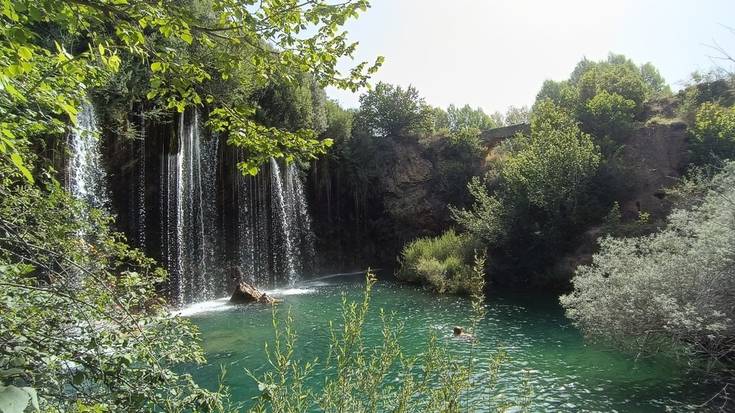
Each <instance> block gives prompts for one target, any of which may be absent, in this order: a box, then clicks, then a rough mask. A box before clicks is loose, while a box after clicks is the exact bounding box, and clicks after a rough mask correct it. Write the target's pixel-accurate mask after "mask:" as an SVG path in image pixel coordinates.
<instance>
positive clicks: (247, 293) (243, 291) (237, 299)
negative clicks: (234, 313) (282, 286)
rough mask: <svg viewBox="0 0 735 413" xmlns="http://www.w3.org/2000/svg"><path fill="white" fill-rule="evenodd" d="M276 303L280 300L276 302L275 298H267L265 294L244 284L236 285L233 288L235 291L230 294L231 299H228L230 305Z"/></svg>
mask: <svg viewBox="0 0 735 413" xmlns="http://www.w3.org/2000/svg"><path fill="white" fill-rule="evenodd" d="M278 302H280V300H276V299H275V298H273V297H270V296H268V295H267V294H266V293H264V292H262V291H260V290H258V289H257V288H256V287H255V286H253V285H250V284H248V283H246V282H241V283H240V284H238V285H237V287H235V291H234V292H233V293H232V297H230V303H232V304H252V303H261V304H276V303H278Z"/></svg>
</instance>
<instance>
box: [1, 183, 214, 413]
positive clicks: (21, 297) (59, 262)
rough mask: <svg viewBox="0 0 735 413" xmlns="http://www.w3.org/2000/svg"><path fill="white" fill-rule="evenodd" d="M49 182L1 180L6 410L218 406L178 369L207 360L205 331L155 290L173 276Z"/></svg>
mask: <svg viewBox="0 0 735 413" xmlns="http://www.w3.org/2000/svg"><path fill="white" fill-rule="evenodd" d="M40 184H41V183H39V185H40ZM43 185H44V186H43V188H41V187H39V186H19V185H13V184H12V182H11V181H9V180H7V179H5V180H3V181H2V186H0V195H1V196H0V312H1V313H2V317H0V378H2V389H3V390H2V396H1V397H0V401H2V403H3V406H7V404H6V403H9V402H12V401H15V402H16V403H17V404H16V407H17V410H12V409H11V410H9V412H16V411H17V412H21V411H23V407H24V406H27V405H29V404H31V401H32V404H33V405H34V406H36V407H39V406H40V408H42V409H43V411H48V412H74V411H80V412H82V411H95V412H122V411H129V412H138V411H143V410H162V411H184V410H197V411H210V410H214V409H218V408H221V407H222V400H221V396H220V395H219V394H217V393H212V392H210V391H206V390H204V389H200V388H199V387H198V386H197V385H196V384H195V383H194V382H193V380H192V378H191V377H190V376H188V375H180V374H177V373H176V372H174V370H172V368H173V367H174V366H175V365H176V364H178V363H183V362H190V363H199V362H203V361H204V357H203V353H202V350H201V348H200V347H199V346H198V345H196V339H197V333H196V330H195V329H194V328H193V326H192V325H191V324H190V323H188V322H186V321H184V320H181V319H179V318H171V317H170V316H169V313H168V309H167V306H166V303H165V302H164V301H163V300H162V299H161V298H160V297H159V295H158V293H157V291H156V288H157V285H158V283H160V282H162V281H164V280H165V278H166V272H165V271H164V270H162V269H160V268H157V267H156V266H155V265H154V262H153V261H152V260H151V259H149V258H146V257H145V256H144V255H143V254H142V253H141V252H140V251H137V250H134V249H131V248H130V247H128V246H127V244H126V243H125V240H124V239H122V238H121V236H120V235H118V234H115V233H112V232H110V230H109V229H108V228H109V224H110V218H109V217H107V216H105V215H104V214H103V213H101V212H100V211H96V210H89V209H88V207H87V206H86V205H84V204H83V203H80V202H78V201H76V200H74V199H71V198H70V196H69V195H68V194H67V193H66V192H65V191H64V190H63V189H62V188H61V187H59V185H58V183H56V182H53V181H46V180H44V181H43ZM19 389H20V390H19Z"/></svg>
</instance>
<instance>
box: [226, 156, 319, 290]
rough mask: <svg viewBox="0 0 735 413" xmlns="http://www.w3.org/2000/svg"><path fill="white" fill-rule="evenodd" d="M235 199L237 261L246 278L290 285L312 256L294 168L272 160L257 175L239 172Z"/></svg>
mask: <svg viewBox="0 0 735 413" xmlns="http://www.w3.org/2000/svg"><path fill="white" fill-rule="evenodd" d="M238 204H239V210H238V213H239V214H238V217H239V219H238V261H239V267H240V269H241V270H242V275H243V276H244V278H245V280H246V281H249V282H254V283H256V284H257V285H258V286H266V287H272V286H276V285H289V286H291V285H294V284H295V283H296V282H297V281H298V280H299V278H300V276H301V275H302V274H303V272H304V271H305V270H306V269H307V268H308V265H309V263H310V262H311V260H312V258H313V255H314V247H313V234H312V232H311V220H310V217H309V213H308V208H307V204H306V198H305V196H304V188H303V182H302V177H301V176H300V171H299V169H298V167H297V166H296V165H295V164H293V163H291V164H288V165H282V164H280V163H279V162H277V161H276V160H275V159H271V160H270V163H269V164H268V165H266V166H263V167H262V168H261V170H260V173H259V174H258V175H256V176H255V177H245V176H242V177H240V178H239V183H238Z"/></svg>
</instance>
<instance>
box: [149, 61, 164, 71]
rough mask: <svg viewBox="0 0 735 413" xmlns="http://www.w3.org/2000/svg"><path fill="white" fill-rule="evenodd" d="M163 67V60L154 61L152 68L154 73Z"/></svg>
mask: <svg viewBox="0 0 735 413" xmlns="http://www.w3.org/2000/svg"><path fill="white" fill-rule="evenodd" d="M162 69H163V65H162V64H161V62H153V63H151V70H152V71H153V73H156V72H160V71H161V70H162Z"/></svg>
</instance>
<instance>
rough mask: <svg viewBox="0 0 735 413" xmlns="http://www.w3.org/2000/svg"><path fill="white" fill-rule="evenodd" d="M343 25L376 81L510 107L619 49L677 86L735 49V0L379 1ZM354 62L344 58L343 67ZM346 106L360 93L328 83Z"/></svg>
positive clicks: (447, 99)
mask: <svg viewBox="0 0 735 413" xmlns="http://www.w3.org/2000/svg"><path fill="white" fill-rule="evenodd" d="M371 6H372V7H371V8H370V9H369V10H368V11H367V12H365V13H363V14H362V15H361V16H360V17H359V18H358V19H357V20H353V21H351V22H349V23H348V24H347V25H346V27H345V28H346V29H347V31H348V32H349V33H350V38H351V39H352V40H353V41H358V42H359V43H360V45H359V47H358V50H357V52H356V54H355V62H360V61H364V60H368V61H371V62H372V61H374V59H375V58H376V57H377V56H385V63H384V65H383V67H382V68H381V69H380V71H379V72H378V73H377V74H376V75H374V76H373V78H372V82H373V83H376V82H378V81H383V82H388V83H392V84H397V85H401V86H404V87H405V86H408V85H413V86H414V87H416V88H417V89H418V90H419V93H420V94H421V96H422V97H424V98H425V99H426V102H427V103H429V104H431V105H433V106H439V107H447V106H448V105H449V104H455V105H460V106H461V105H464V104H469V105H470V106H473V107H480V108H482V109H483V110H484V111H485V112H486V113H492V112H494V111H496V110H497V111H501V112H505V110H506V108H507V107H508V106H510V105H514V106H522V105H531V104H532V103H533V101H534V98H535V96H536V93H537V92H538V90H539V89H540V87H541V84H542V83H543V81H544V80H546V79H554V80H563V79H566V78H567V77H568V76H569V73H571V71H572V70H573V69H574V66H575V64H576V63H577V62H578V61H579V60H581V59H582V58H583V57H587V58H589V59H592V60H599V59H604V58H605V57H606V56H607V54H608V53H609V52H614V53H622V54H624V55H626V56H628V57H629V58H631V59H633V61H635V62H636V63H638V64H641V63H645V62H651V63H653V64H654V65H655V66H656V67H658V69H659V71H660V72H661V74H662V75H663V76H664V78H665V79H666V80H667V81H668V82H669V84H671V85H672V87H673V88H674V89H675V90H676V89H677V88H679V87H680V86H681V84H682V82H684V81H686V79H687V78H688V77H689V75H690V74H691V73H692V72H693V71H695V70H708V69H709V68H712V67H714V66H715V64H721V63H720V62H713V60H712V59H711V56H712V55H713V54H715V53H714V51H713V50H712V49H711V48H710V47H709V46H711V45H713V44H715V42H716V43H719V44H720V45H721V46H723V47H725V49H728V50H732V51H733V53H735V33H731V32H730V31H729V30H728V29H727V28H726V27H723V26H729V27H735V0H668V1H664V0H637V1H636V0H616V1H601V0H553V1H552V0H536V1H531V0H512V1H511V0H508V1H506V0H372V2H371ZM351 64H354V63H353V62H350V61H347V60H344V61H342V62H340V66H341V68H343V69H346V68H349V67H351ZM327 93H328V95H329V96H330V97H332V98H334V99H337V101H339V102H340V103H341V104H342V106H344V107H358V106H359V100H358V97H359V93H358V94H353V93H351V92H348V91H343V90H337V89H334V88H330V89H328V90H327Z"/></svg>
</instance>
